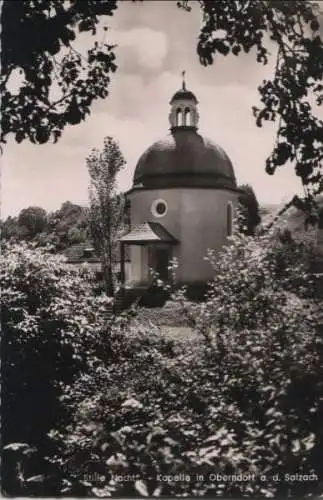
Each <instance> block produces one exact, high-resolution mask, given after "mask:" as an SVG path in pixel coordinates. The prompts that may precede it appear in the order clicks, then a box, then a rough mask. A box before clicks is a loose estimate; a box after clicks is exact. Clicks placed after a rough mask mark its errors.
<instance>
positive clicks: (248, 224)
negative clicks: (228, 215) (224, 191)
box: [239, 184, 261, 236]
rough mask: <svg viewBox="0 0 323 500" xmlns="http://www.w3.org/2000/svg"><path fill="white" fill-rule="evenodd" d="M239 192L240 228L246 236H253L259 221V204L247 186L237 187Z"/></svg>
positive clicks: (250, 188)
mask: <svg viewBox="0 0 323 500" xmlns="http://www.w3.org/2000/svg"><path fill="white" fill-rule="evenodd" d="M239 190H240V192H241V194H240V196H239V203H240V215H241V218H240V220H241V222H242V227H241V228H240V229H241V230H242V231H244V232H245V233H246V234H247V235H249V236H251V235H254V233H255V229H256V227H257V226H258V224H259V223H260V221H261V218H260V214H259V203H258V200H257V198H256V195H255V192H254V190H253V189H252V187H251V186H249V185H248V184H243V185H241V186H239Z"/></svg>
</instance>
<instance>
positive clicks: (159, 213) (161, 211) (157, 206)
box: [151, 200, 167, 217]
mask: <svg viewBox="0 0 323 500" xmlns="http://www.w3.org/2000/svg"><path fill="white" fill-rule="evenodd" d="M151 212H152V214H153V215H154V216H155V217H163V215H165V214H166V212H167V203H166V201H164V200H155V201H154V202H153V204H152V206H151Z"/></svg>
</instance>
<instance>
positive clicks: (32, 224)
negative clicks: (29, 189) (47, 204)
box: [18, 207, 47, 238]
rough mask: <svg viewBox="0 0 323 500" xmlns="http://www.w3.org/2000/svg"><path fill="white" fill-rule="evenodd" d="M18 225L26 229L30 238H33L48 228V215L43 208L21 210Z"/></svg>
mask: <svg viewBox="0 0 323 500" xmlns="http://www.w3.org/2000/svg"><path fill="white" fill-rule="evenodd" d="M18 223H19V225H20V226H23V227H25V228H26V230H27V232H28V236H29V237H31V238H33V237H34V236H36V235H37V234H38V233H41V232H42V231H44V229H45V228H46V224H47V214H46V211H45V210H44V209H43V208H40V207H29V208H25V209H23V210H21V212H20V214H19V217H18Z"/></svg>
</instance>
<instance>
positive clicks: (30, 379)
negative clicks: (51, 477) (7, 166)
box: [0, 243, 111, 494]
mask: <svg viewBox="0 0 323 500" xmlns="http://www.w3.org/2000/svg"><path fill="white" fill-rule="evenodd" d="M0 275H1V283H2V298H1V302H2V328H3V337H2V376H3V377H2V381H3V390H2V407H3V413H2V437H3V444H4V446H5V447H6V446H9V447H8V448H7V450H8V453H7V455H8V456H9V455H12V454H16V453H18V454H19V453H23V452H25V454H27V455H28V453H29V452H28V451H26V450H28V449H33V448H34V447H35V446H36V448H37V449H38V450H42V453H41V455H42V456H43V455H44V452H45V450H47V446H48V445H49V443H48V441H46V433H47V432H48V431H49V430H50V428H51V427H52V426H53V425H57V422H60V421H62V422H63V420H64V418H65V412H64V409H63V408H62V407H61V406H60V405H59V404H58V397H59V395H60V393H61V388H62V387H63V386H66V384H70V383H72V382H73V380H74V377H75V376H76V375H77V374H78V373H80V371H82V370H85V369H86V368H87V366H88V364H89V363H93V362H95V359H96V357H97V355H98V352H99V351H101V350H102V349H105V348H106V346H107V344H108V343H107V342H106V341H105V340H106V339H105V335H107V329H106V328H105V330H103V327H105V326H106V323H107V321H108V320H109V317H110V316H111V314H110V313H109V312H108V309H107V305H108V304H107V299H105V298H100V297H97V298H95V297H94V296H93V294H92V289H91V284H90V282H89V281H88V276H87V272H86V270H85V269H84V270H81V271H79V272H78V271H72V270H67V268H66V266H65V264H64V261H63V260H62V259H61V258H59V257H56V256H53V255H50V254H48V253H46V252H45V251H42V250H39V249H35V248H33V247H32V246H31V245H28V244H26V243H21V244H7V245H4V248H3V254H2V256H1V260H0ZM13 443H16V444H15V445H13ZM17 443H18V444H19V443H20V444H24V446H23V447H21V446H17ZM5 460H6V456H5V457H4V461H5ZM8 460H11V459H10V458H8ZM9 469H10V467H9V465H8V467H6V462H5V463H4V476H6V474H7V476H8V477H4V483H3V484H4V489H5V490H6V492H8V493H9V494H14V493H15V492H12V491H11V488H12V484H13V478H12V477H11V475H10V474H11V472H12V471H11V470H9ZM7 483H8V484H7ZM17 487H18V486H17Z"/></svg>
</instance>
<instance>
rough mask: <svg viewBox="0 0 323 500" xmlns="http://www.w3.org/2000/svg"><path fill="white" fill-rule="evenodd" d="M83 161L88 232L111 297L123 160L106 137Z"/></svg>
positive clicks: (121, 202) (121, 205)
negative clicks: (87, 176)
mask: <svg viewBox="0 0 323 500" xmlns="http://www.w3.org/2000/svg"><path fill="white" fill-rule="evenodd" d="M86 161H87V166H88V170H89V174H90V188H89V194H90V229H91V234H92V237H93V241H94V245H95V247H96V250H97V252H98V254H99V255H100V256H101V258H102V270H103V275H104V282H105V288H106V292H107V294H108V295H110V296H112V295H113V294H114V291H115V290H114V277H113V260H114V255H115V253H116V246H117V236H118V234H119V233H120V230H121V229H122V225H123V219H124V198H123V196H122V195H120V194H118V193H117V175H118V173H119V172H120V170H121V169H122V167H123V166H124V165H125V159H124V157H123V155H122V152H121V150H120V147H119V145H118V143H117V142H116V141H115V140H114V139H113V138H112V137H106V138H105V140H104V146H103V150H102V151H101V152H100V151H98V150H93V151H92V152H91V154H90V155H89V156H88V158H87V160H86Z"/></svg>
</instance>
